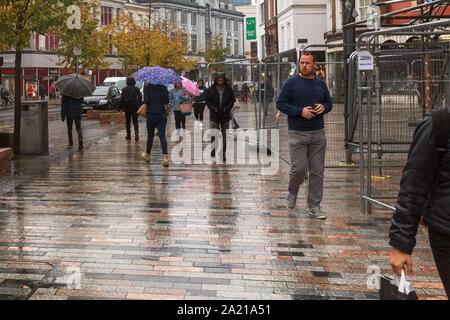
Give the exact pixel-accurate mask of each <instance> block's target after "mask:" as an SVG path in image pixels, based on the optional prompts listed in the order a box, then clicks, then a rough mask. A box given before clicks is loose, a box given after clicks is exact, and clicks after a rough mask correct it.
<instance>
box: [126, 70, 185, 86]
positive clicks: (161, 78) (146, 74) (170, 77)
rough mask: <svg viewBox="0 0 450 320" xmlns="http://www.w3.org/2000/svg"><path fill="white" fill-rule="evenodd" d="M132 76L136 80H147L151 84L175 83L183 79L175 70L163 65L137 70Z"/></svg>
mask: <svg viewBox="0 0 450 320" xmlns="http://www.w3.org/2000/svg"><path fill="white" fill-rule="evenodd" d="M132 77H133V78H134V79H135V80H136V81H145V82H147V83H150V84H175V83H177V82H180V81H181V78H180V76H179V75H177V73H176V72H175V71H173V70H172V69H166V68H161V67H144V68H142V69H139V70H138V71H136V72H135V73H134V74H133V76H132Z"/></svg>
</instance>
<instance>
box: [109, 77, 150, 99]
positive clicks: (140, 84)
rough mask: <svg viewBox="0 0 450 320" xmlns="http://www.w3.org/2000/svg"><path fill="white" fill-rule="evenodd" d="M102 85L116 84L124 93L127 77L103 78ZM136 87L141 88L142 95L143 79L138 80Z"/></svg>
mask: <svg viewBox="0 0 450 320" xmlns="http://www.w3.org/2000/svg"><path fill="white" fill-rule="evenodd" d="M102 86H108V87H111V86H115V87H116V88H117V89H119V91H120V93H122V89H123V88H125V87H126V86H127V78H126V77H108V78H106V79H105V80H103V83H102ZM136 87H138V88H139V90H141V93H142V95H143V94H144V83H143V82H142V81H136Z"/></svg>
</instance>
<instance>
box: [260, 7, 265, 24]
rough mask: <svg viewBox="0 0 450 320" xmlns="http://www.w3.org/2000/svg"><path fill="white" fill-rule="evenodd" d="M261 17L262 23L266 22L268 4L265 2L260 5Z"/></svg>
mask: <svg viewBox="0 0 450 320" xmlns="http://www.w3.org/2000/svg"><path fill="white" fill-rule="evenodd" d="M259 16H260V17H261V23H264V22H266V4H265V3H264V2H263V3H261V4H260V5H259Z"/></svg>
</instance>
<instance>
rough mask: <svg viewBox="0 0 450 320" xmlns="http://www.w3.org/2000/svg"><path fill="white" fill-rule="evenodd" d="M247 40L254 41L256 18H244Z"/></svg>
mask: <svg viewBox="0 0 450 320" xmlns="http://www.w3.org/2000/svg"><path fill="white" fill-rule="evenodd" d="M246 26H247V27H246V34H247V40H249V41H251V40H256V18H254V17H253V18H246Z"/></svg>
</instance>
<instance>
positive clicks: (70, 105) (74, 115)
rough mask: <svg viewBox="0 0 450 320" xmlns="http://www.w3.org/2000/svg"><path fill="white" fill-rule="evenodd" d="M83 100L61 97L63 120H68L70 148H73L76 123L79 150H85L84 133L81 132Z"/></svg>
mask: <svg viewBox="0 0 450 320" xmlns="http://www.w3.org/2000/svg"><path fill="white" fill-rule="evenodd" d="M82 102H83V98H80V99H75V98H72V97H69V96H66V95H62V96H61V120H62V121H64V120H67V134H68V137H69V145H68V148H72V147H73V137H72V128H73V123H74V122H75V127H76V129H77V135H78V150H80V151H81V150H83V132H82V131H81V113H82V111H83V108H82V106H81V103H82Z"/></svg>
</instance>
